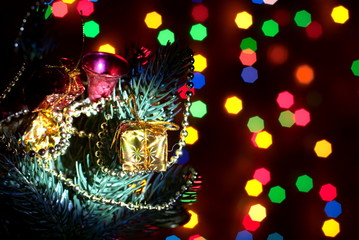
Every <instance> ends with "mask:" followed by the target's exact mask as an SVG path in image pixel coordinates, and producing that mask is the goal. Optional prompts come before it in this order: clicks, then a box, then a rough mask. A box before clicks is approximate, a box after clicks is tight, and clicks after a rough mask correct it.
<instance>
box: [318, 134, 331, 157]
mask: <svg viewBox="0 0 359 240" xmlns="http://www.w3.org/2000/svg"><path fill="white" fill-rule="evenodd" d="M314 151H315V153H316V154H317V156H318V157H321V158H326V157H328V156H329V155H330V154H331V153H332V144H331V143H330V142H328V141H327V140H325V139H323V140H320V141H318V142H316V144H315V147H314Z"/></svg>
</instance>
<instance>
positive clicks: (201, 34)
mask: <svg viewBox="0 0 359 240" xmlns="http://www.w3.org/2000/svg"><path fill="white" fill-rule="evenodd" d="M189 33H190V35H191V37H192V38H193V40H197V41H202V40H203V39H205V38H206V37H207V28H206V27H205V26H203V25H202V24H200V23H198V24H195V25H193V26H192V27H191V30H190V31H189Z"/></svg>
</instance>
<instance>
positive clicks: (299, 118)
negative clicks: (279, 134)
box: [294, 108, 310, 127]
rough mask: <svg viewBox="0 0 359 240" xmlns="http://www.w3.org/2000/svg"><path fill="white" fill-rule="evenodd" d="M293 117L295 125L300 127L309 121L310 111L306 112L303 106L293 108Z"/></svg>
mask: <svg viewBox="0 0 359 240" xmlns="http://www.w3.org/2000/svg"><path fill="white" fill-rule="evenodd" d="M294 119H295V125H297V126H302V127H304V126H307V125H308V123H309V122H310V112H308V111H307V110H306V109H304V108H301V109H298V110H295V112H294Z"/></svg>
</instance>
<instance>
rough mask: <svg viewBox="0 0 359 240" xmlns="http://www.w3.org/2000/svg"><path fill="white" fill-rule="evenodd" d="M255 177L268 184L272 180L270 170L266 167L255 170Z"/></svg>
mask: <svg viewBox="0 0 359 240" xmlns="http://www.w3.org/2000/svg"><path fill="white" fill-rule="evenodd" d="M253 178H254V179H257V180H258V181H259V182H261V183H262V184H263V185H266V184H267V183H268V182H269V181H270V172H269V171H268V170H267V169H265V168H258V169H257V170H256V171H255V172H254V174H253Z"/></svg>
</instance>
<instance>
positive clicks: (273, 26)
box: [262, 19, 279, 37]
mask: <svg viewBox="0 0 359 240" xmlns="http://www.w3.org/2000/svg"><path fill="white" fill-rule="evenodd" d="M262 31H263V33H264V35H265V36H268V37H274V36H275V35H277V34H278V32H279V25H278V23H277V22H276V21H274V20H272V19H270V20H267V21H265V22H264V23H263V25H262Z"/></svg>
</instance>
